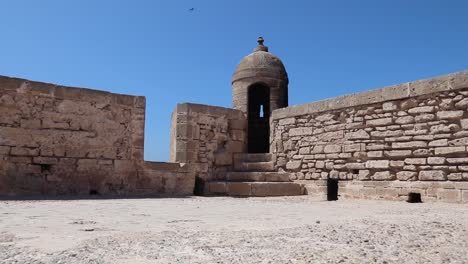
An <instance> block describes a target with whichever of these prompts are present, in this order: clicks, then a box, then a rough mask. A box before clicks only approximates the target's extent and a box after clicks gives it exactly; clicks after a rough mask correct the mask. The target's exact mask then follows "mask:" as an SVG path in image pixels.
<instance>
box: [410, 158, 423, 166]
mask: <svg viewBox="0 0 468 264" xmlns="http://www.w3.org/2000/svg"><path fill="white" fill-rule="evenodd" d="M405 163H406V164H413V165H424V164H426V159H425V158H406V159H405Z"/></svg>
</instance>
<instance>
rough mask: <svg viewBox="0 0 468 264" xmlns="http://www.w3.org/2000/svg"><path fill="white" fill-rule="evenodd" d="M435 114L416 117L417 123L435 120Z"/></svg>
mask: <svg viewBox="0 0 468 264" xmlns="http://www.w3.org/2000/svg"><path fill="white" fill-rule="evenodd" d="M434 118H435V115H433V114H421V115H417V116H416V117H415V121H416V122H417V123H422V122H428V121H432V120H434Z"/></svg>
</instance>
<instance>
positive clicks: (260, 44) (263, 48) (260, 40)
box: [254, 37, 268, 52]
mask: <svg viewBox="0 0 468 264" xmlns="http://www.w3.org/2000/svg"><path fill="white" fill-rule="evenodd" d="M257 42H258V45H257V47H255V49H254V51H265V52H268V47H267V46H265V45H263V42H264V40H263V37H258V39H257Z"/></svg>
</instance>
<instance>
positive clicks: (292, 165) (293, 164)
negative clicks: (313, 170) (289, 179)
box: [286, 160, 302, 170]
mask: <svg viewBox="0 0 468 264" xmlns="http://www.w3.org/2000/svg"><path fill="white" fill-rule="evenodd" d="M301 165H302V162H301V161H300V160H293V161H289V162H288V163H286V169H288V170H297V169H300V168H301Z"/></svg>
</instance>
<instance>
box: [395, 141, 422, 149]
mask: <svg viewBox="0 0 468 264" xmlns="http://www.w3.org/2000/svg"><path fill="white" fill-rule="evenodd" d="M424 147H427V142H425V141H410V142H393V143H392V148H394V149H406V148H424Z"/></svg>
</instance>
